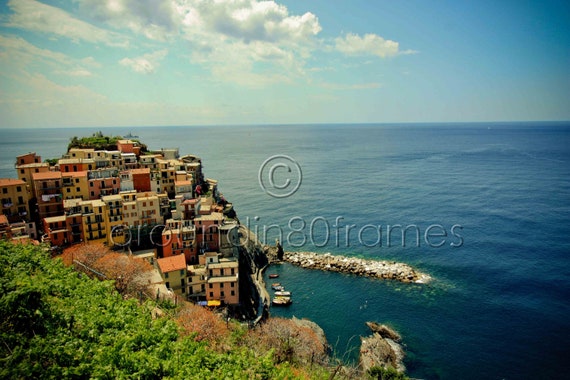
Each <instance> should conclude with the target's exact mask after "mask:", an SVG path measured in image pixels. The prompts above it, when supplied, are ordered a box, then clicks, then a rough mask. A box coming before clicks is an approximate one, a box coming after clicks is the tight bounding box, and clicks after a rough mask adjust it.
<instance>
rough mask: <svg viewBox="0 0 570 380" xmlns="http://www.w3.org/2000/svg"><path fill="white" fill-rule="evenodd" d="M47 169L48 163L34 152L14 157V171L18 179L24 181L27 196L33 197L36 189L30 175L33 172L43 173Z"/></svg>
mask: <svg viewBox="0 0 570 380" xmlns="http://www.w3.org/2000/svg"><path fill="white" fill-rule="evenodd" d="M48 171H49V164H48V163H47V162H42V158H41V156H38V155H37V154H36V153H27V154H23V155H21V156H18V157H17V158H16V172H17V173H18V179H20V180H22V181H24V182H26V184H27V185H28V198H29V199H32V198H34V197H35V194H36V189H35V187H34V181H33V179H32V175H33V174H34V173H45V172H48Z"/></svg>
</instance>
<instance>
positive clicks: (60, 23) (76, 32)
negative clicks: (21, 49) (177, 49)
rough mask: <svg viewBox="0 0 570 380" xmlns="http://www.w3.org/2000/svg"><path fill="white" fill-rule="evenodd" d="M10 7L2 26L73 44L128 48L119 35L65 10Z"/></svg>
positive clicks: (30, 4) (26, 1)
mask: <svg viewBox="0 0 570 380" xmlns="http://www.w3.org/2000/svg"><path fill="white" fill-rule="evenodd" d="M8 7H9V8H10V9H11V10H12V12H14V13H12V14H10V16H9V17H8V18H7V21H6V22H5V23H4V24H3V26H5V27H9V28H19V29H24V30H30V31H35V32H41V33H48V34H52V35H55V36H61V37H65V38H68V39H70V40H72V41H74V42H79V41H87V42H91V43H104V44H106V45H109V46H126V45H127V44H128V41H127V40H126V39H125V38H124V37H123V36H121V35H120V34H118V33H115V32H110V31H107V30H104V29H100V28H98V27H96V26H94V25H91V24H89V23H86V22H84V21H81V20H79V19H77V18H75V17H73V16H71V15H70V14H69V13H67V12H65V11H64V10H62V9H60V8H57V7H52V6H50V5H47V4H43V3H40V2H38V1H35V0H10V1H9V2H8Z"/></svg>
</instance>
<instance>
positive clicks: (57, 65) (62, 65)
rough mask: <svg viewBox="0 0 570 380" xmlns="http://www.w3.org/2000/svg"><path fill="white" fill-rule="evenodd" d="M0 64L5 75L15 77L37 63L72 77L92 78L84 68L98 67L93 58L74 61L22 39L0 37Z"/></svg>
mask: <svg viewBox="0 0 570 380" xmlns="http://www.w3.org/2000/svg"><path fill="white" fill-rule="evenodd" d="M0 62H2V66H3V67H5V68H11V70H10V69H8V70H6V71H7V73H11V74H12V75H16V73H18V72H22V71H25V70H27V69H30V68H35V67H37V66H38V63H40V64H44V65H47V66H48V67H51V68H52V69H53V73H55V74H58V75H66V76H73V77H87V76H92V75H93V73H92V72H91V71H89V70H87V69H86V68H85V67H84V66H85V65H87V66H91V67H100V66H101V65H100V64H99V63H97V62H96V61H95V60H94V59H93V57H87V58H84V59H81V60H77V59H74V58H72V57H69V56H68V55H65V54H63V53H59V52H54V51H51V50H48V49H41V48H38V47H37V46H35V45H32V44H31V43H29V42H28V41H26V40H24V39H23V38H22V37H14V36H2V35H0Z"/></svg>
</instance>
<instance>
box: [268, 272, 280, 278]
mask: <svg viewBox="0 0 570 380" xmlns="http://www.w3.org/2000/svg"><path fill="white" fill-rule="evenodd" d="M277 277H279V275H278V274H277V273H271V274H270V275H269V278H277Z"/></svg>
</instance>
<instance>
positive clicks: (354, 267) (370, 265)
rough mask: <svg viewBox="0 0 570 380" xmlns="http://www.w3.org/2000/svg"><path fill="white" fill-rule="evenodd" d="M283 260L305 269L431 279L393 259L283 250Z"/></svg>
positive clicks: (407, 279)
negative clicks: (380, 259) (367, 258)
mask: <svg viewBox="0 0 570 380" xmlns="http://www.w3.org/2000/svg"><path fill="white" fill-rule="evenodd" d="M283 261H286V262H289V263H291V264H293V265H297V266H300V267H302V268H306V269H318V270H323V271H330V272H339V273H345V274H353V275H357V276H364V277H374V278H380V279H387V280H396V281H401V282H405V283H416V284H425V283H427V282H429V281H430V280H431V277H430V276H429V275H428V274H425V273H421V272H418V271H416V270H415V269H414V268H412V267H411V266H409V265H408V264H404V263H398V262H395V261H378V260H366V259H361V258H357V257H346V256H337V255H331V254H330V253H325V254H318V253H315V252H285V253H284V255H283Z"/></svg>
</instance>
